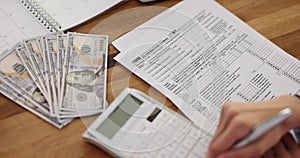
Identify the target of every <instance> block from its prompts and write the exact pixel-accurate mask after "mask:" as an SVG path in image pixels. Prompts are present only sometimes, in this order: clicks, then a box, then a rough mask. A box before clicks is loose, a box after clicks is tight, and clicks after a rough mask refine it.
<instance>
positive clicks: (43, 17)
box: [19, 0, 61, 32]
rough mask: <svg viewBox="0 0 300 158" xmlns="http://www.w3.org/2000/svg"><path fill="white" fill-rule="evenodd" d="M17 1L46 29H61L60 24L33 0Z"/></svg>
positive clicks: (55, 30) (54, 30)
mask: <svg viewBox="0 0 300 158" xmlns="http://www.w3.org/2000/svg"><path fill="white" fill-rule="evenodd" d="M19 1H20V3H21V4H22V5H23V6H24V7H25V8H26V9H27V10H28V11H30V12H31V14H32V15H33V16H34V17H35V18H36V19H37V20H38V21H39V22H40V23H41V24H42V25H43V26H44V27H45V28H46V29H47V30H48V31H50V32H60V31H61V26H60V25H59V24H58V23H57V22H56V21H55V20H54V19H53V18H52V17H51V16H50V15H49V14H48V13H47V12H46V11H45V10H44V9H43V8H42V7H40V5H39V4H38V3H37V2H36V1H35V0H19Z"/></svg>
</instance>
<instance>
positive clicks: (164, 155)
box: [156, 149, 172, 158]
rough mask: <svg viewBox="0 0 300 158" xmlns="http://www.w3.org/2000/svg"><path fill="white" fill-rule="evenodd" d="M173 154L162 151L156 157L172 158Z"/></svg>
mask: <svg viewBox="0 0 300 158" xmlns="http://www.w3.org/2000/svg"><path fill="white" fill-rule="evenodd" d="M171 154H172V152H169V151H167V150H164V149H162V150H160V151H159V153H158V154H157V155H156V157H157V158H168V157H170V156H171Z"/></svg>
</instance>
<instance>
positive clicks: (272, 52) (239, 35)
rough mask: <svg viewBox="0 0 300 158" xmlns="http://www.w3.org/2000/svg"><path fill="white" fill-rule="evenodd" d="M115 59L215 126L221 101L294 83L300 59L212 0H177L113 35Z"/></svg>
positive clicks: (292, 87)
mask: <svg viewBox="0 0 300 158" xmlns="http://www.w3.org/2000/svg"><path fill="white" fill-rule="evenodd" d="M113 45H114V46H115V47H116V48H117V49H118V50H119V51H120V52H121V53H120V54H119V55H117V56H116V57H115V59H116V60H117V61H118V62H119V63H121V64H122V65H124V66H125V67H126V68H127V69H129V70H130V71H132V72H133V73H135V74H136V75H137V76H139V77H140V78H142V79H143V80H145V81H146V82H148V83H149V84H150V85H151V86H153V87H155V88H156V89H158V90H159V91H160V92H161V93H163V94H164V95H165V96H167V97H168V98H169V99H170V100H172V102H173V103H174V104H175V105H176V106H177V107H178V108H179V109H180V110H181V111H182V112H183V113H184V114H185V115H186V116H187V117H188V118H189V119H191V120H192V121H193V122H194V123H195V124H197V125H198V126H199V127H200V128H202V129H204V130H206V131H207V132H208V133H213V132H214V130H215V129H216V127H217V123H218V117H219V113H220V111H221V108H222V105H223V103H224V102H225V101H227V100H231V101H239V102H254V101H262V100H266V99H271V98H274V97H276V96H279V95H283V94H291V93H292V94H293V93H295V92H297V91H298V90H299V89H300V62H299V60H297V59H296V58H294V57H292V56H290V55H289V54H287V53H286V52H284V51H283V50H282V49H280V48H279V47H277V46H276V45H274V44H273V43H271V42H270V41H269V40H268V39H266V38H265V37H263V36H262V35H260V34H259V33H257V32H256V31H255V30H253V29H252V28H251V27H249V26H248V25H247V24H245V23H244V22H242V21H241V20H240V19H238V18H237V17H236V16H234V15H233V14H232V13H230V12H229V11H227V10H226V9H225V8H223V7H222V6H221V5H219V4H218V3H217V2H215V1H207V0H188V1H182V2H180V3H178V4H177V5H175V6H174V7H172V8H170V9H169V10H167V11H165V12H163V13H161V14H160V15H158V16H156V17H155V18H153V19H151V20H149V21H147V22H146V23H144V24H142V25H141V26H139V27H137V28H136V29H134V30H132V31H131V32H129V33H127V34H126V35H124V36H122V37H120V38H119V39H117V40H116V41H114V42H113Z"/></svg>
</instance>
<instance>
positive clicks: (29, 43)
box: [23, 37, 54, 113]
mask: <svg viewBox="0 0 300 158" xmlns="http://www.w3.org/2000/svg"><path fill="white" fill-rule="evenodd" d="M23 42H24V46H25V48H26V50H27V51H26V53H27V56H28V57H29V59H30V61H31V64H32V67H33V69H34V72H35V73H36V75H37V77H38V78H39V80H40V83H41V84H43V85H44V87H46V93H47V94H44V95H45V97H46V99H47V101H48V104H49V106H50V107H51V113H52V112H54V111H52V110H53V105H52V100H51V94H50V93H51V89H50V86H49V78H48V74H47V73H48V71H47V65H46V64H47V63H45V62H44V58H46V56H45V53H44V52H43V49H42V46H43V43H42V42H43V37H36V38H31V39H26V40H24V41H23Z"/></svg>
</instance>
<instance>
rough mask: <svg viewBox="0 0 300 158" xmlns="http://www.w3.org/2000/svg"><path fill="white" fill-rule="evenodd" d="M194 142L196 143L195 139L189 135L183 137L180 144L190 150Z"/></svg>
mask: <svg viewBox="0 0 300 158" xmlns="http://www.w3.org/2000/svg"><path fill="white" fill-rule="evenodd" d="M195 144H196V140H194V139H192V138H190V137H185V139H184V140H183V142H182V145H183V146H184V147H186V148H187V149H188V150H191V149H192V148H193V146H194V145H195Z"/></svg>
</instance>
